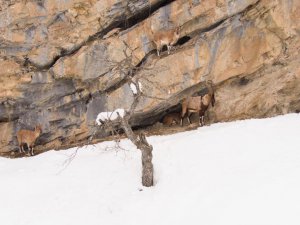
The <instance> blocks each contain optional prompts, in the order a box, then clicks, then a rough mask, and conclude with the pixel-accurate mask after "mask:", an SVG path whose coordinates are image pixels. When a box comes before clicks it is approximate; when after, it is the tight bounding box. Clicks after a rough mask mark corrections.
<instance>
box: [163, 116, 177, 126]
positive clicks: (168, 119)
mask: <svg viewBox="0 0 300 225" xmlns="http://www.w3.org/2000/svg"><path fill="white" fill-rule="evenodd" d="M162 122H163V124H164V125H166V126H172V125H175V124H179V123H180V114H179V113H169V114H167V115H165V116H164V118H163V121H162Z"/></svg>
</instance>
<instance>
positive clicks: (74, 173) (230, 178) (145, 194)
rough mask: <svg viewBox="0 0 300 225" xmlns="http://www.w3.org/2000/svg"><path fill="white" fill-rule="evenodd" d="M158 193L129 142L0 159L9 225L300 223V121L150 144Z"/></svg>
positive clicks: (2, 219) (0, 202)
mask: <svg viewBox="0 0 300 225" xmlns="http://www.w3.org/2000/svg"><path fill="white" fill-rule="evenodd" d="M148 140H149V142H150V143H151V144H152V145H153V147H154V152H153V156H154V159H153V161H154V168H155V182H156V184H155V186H154V187H152V188H144V187H142V186H141V181H140V176H141V166H140V163H141V161H140V152H139V151H137V150H136V149H135V148H134V147H133V145H132V144H130V143H129V142H128V141H122V142H121V145H122V147H123V148H125V149H126V150H119V151H116V150H115V149H113V148H110V147H112V146H113V143H112V142H106V143H101V144H98V145H95V146H88V147H86V148H82V149H80V150H79V151H78V153H77V156H76V157H75V159H74V160H73V161H72V162H71V163H70V164H69V165H68V166H67V167H65V166H64V163H65V162H66V160H67V159H68V158H69V157H70V155H72V153H74V151H75V149H70V150H66V151H58V152H56V151H49V152H47V153H44V154H41V155H38V156H35V157H31V158H21V159H5V158H0V179H1V185H0V223H1V224H3V225H24V224H26V225H96V224H97V225H119V224H120V225H169V224H170V225H185V224H187V225H194V224H195V225H199V224H203V225H210V224H211V225H227V224H228V225H247V224H249V225H250V224H251V225H258V224H259V225H262V224H263V225H266V224H270V225H276V224H280V225H283V224H289V225H292V224H295V225H296V224H297V225H299V224H300V115H299V114H290V115H286V116H280V117H276V118H271V119H262V120H247V121H238V122H233V123H222V124H215V125H212V126H210V127H203V128H199V129H198V130H195V131H189V132H185V133H179V134H175V135H170V136H156V137H150V138H149V139H148Z"/></svg>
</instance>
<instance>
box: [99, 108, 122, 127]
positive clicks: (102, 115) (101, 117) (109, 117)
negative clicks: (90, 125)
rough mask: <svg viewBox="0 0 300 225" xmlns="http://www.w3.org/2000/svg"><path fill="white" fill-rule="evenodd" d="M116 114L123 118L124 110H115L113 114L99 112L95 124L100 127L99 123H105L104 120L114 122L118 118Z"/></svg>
mask: <svg viewBox="0 0 300 225" xmlns="http://www.w3.org/2000/svg"><path fill="white" fill-rule="evenodd" d="M118 113H119V115H120V117H123V116H124V115H125V110H124V109H116V110H114V111H113V112H101V113H99V114H98V116H97V119H96V123H97V124H98V125H101V124H102V123H101V121H106V120H111V121H112V120H115V119H117V118H118Z"/></svg>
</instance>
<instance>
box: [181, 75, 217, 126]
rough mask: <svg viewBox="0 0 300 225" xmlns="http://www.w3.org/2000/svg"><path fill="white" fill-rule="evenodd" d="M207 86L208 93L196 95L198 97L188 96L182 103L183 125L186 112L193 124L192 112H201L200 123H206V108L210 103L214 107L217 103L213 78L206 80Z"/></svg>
mask: <svg viewBox="0 0 300 225" xmlns="http://www.w3.org/2000/svg"><path fill="white" fill-rule="evenodd" d="M206 87H207V89H208V93H207V94H205V95H204V96H196V97H187V98H185V99H184V100H183V102H182V103H181V107H182V110H181V121H180V124H181V126H182V125H183V118H184V116H185V114H186V113H188V115H187V119H188V122H189V124H191V120H190V116H191V114H192V113H195V112H198V113H199V125H200V126H203V125H204V115H205V112H206V110H207V109H208V106H209V104H211V105H212V107H214V105H215V93H214V89H213V83H212V81H211V80H209V81H207V82H206Z"/></svg>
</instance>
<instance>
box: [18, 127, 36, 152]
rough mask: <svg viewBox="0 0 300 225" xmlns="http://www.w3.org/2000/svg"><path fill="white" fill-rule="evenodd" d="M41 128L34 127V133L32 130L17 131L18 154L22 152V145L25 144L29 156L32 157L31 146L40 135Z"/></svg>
mask: <svg viewBox="0 0 300 225" xmlns="http://www.w3.org/2000/svg"><path fill="white" fill-rule="evenodd" d="M41 133H42V128H41V126H40V125H37V126H35V128H34V131H32V130H19V131H18V132H17V139H18V143H19V151H20V153H22V152H25V151H24V146H23V145H24V144H27V147H28V150H29V153H30V155H33V146H34V143H35V141H36V139H37V138H38V137H39V136H40V135H41ZM30 148H31V152H30Z"/></svg>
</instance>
